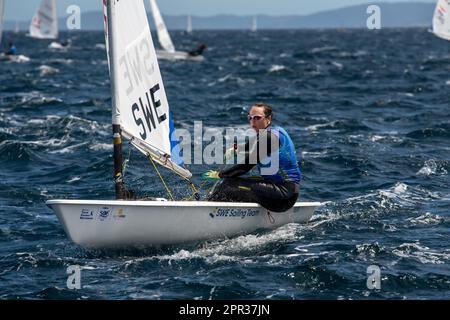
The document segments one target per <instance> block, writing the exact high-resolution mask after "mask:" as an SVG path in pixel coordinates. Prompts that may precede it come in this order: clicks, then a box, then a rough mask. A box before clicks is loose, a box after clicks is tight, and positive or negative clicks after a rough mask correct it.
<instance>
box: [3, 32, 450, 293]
mask: <svg viewBox="0 0 450 320" xmlns="http://www.w3.org/2000/svg"><path fill="white" fill-rule="evenodd" d="M171 34H173V39H174V42H175V43H176V46H177V47H180V48H182V47H183V46H184V47H185V48H189V47H194V46H195V45H196V44H197V42H198V39H202V41H203V42H205V43H207V44H208V49H207V51H206V53H205V58H206V60H205V62H204V63H201V64H196V63H191V62H187V61H183V62H176V63H170V62H163V63H161V64H160V69H161V73H162V76H163V80H164V86H165V89H166V93H167V98H168V101H169V104H170V108H171V113H172V116H173V119H174V122H175V126H176V127H178V128H183V129H187V130H189V131H192V128H193V122H194V121H198V120H201V121H203V126H204V128H213V129H214V128H216V130H222V128H227V127H232V126H233V127H238V128H246V127H247V126H248V123H247V119H246V114H247V111H248V108H249V106H251V104H253V103H255V102H267V103H269V104H271V105H272V106H273V108H274V123H276V124H279V125H281V126H282V127H284V128H285V129H286V130H287V131H288V133H289V134H290V136H291V138H292V140H293V142H294V144H295V146H296V147H297V150H298V153H297V156H298V160H299V161H300V164H301V169H302V183H301V188H300V190H301V191H300V200H301V201H309V200H313V201H320V202H322V203H323V205H322V206H321V207H320V208H319V209H318V210H317V211H316V213H315V215H314V216H313V218H312V219H311V221H310V222H309V223H308V224H306V225H296V224H289V225H286V226H283V227H281V228H278V229H276V230H273V231H269V232H267V231H266V232H262V231H261V232H256V233H254V234H250V235H244V236H240V237H235V238H231V239H225V240H217V241H208V242H204V243H199V244H189V245H188V244H186V245H178V246H163V247H157V248H131V249H128V250H86V249H81V248H79V247H77V246H76V245H74V244H73V243H72V242H71V241H70V240H69V239H68V237H67V236H66V234H65V232H64V230H63V228H62V226H61V224H60V223H59V221H58V219H57V218H56V216H55V215H54V213H53V212H52V211H51V209H49V208H48V207H47V206H46V205H45V201H46V200H48V199H55V198H70V199H81V198H85V199H112V198H113V197H114V184H113V179H112V172H113V159H112V129H111V107H110V106H111V103H112V101H111V91H110V82H109V71H108V66H107V57H106V53H105V46H104V34H103V32H82V33H78V32H71V33H70V37H71V38H72V47H71V48H69V49H67V50H64V51H61V50H59V51H56V50H48V48H47V47H48V42H45V41H42V42H41V41H29V38H26V37H25V36H23V35H18V36H14V37H15V44H16V46H17V47H18V48H19V50H20V51H21V53H23V54H24V55H26V56H29V57H31V60H30V61H29V62H28V63H24V64H18V63H0V86H1V88H2V90H1V93H0V165H1V167H2V170H1V171H0V177H1V179H0V207H1V208H2V215H1V216H0V242H1V243H2V244H3V251H2V258H1V259H0V270H1V271H0V277H1V279H2V283H1V285H0V298H1V299H133V298H140V299H141V298H142V299H367V298H369V299H372V298H373V299H383V298H384V299H415V298H419V299H442V297H443V296H442V295H443V292H448V291H449V290H450V287H449V282H448V277H449V276H450V274H449V272H448V268H446V266H447V265H448V264H449V257H450V252H449V249H448V239H449V238H450V234H449V231H448V230H450V229H449V227H450V221H449V211H448V208H449V201H450V184H449V179H448V172H449V170H450V163H449V156H448V155H449V151H450V149H449V143H448V141H449V138H450V127H449V122H448V119H449V116H450V115H449V108H448V104H449V98H448V92H447V91H448V81H447V82H446V80H447V79H448V77H447V76H446V75H445V70H443V69H442V65H443V64H445V63H446V62H447V61H448V57H449V54H448V52H447V51H448V50H447V49H448V46H445V45H444V42H443V41H441V40H439V39H435V38H434V36H433V35H431V34H429V33H428V32H426V30H423V29H414V30H407V29H406V30H405V29H399V30H388V29H383V30H382V32H379V33H376V34H372V33H367V32H361V31H360V30H346V31H345V32H344V31H338V30H298V31H267V32H266V31H260V32H258V33H257V34H251V35H250V36H249V33H248V32H238V31H236V32H229V31H198V32H196V33H195V37H196V38H195V39H194V38H190V36H186V35H185V34H182V33H180V32H176V31H175V32H171ZM405 34H409V35H414V43H420V44H421V45H420V46H411V43H412V42H411V38H410V37H405ZM8 36H12V34H8V32H6V37H8ZM292 39H296V41H292ZM386 43H388V44H389V45H386ZM177 44H179V45H177ZM237 44H238V45H237ZM375 53H376V54H375ZM439 79H441V80H439ZM217 128H220V129H217ZM200 142H201V141H200V140H199V139H198V140H195V141H194V140H193V146H194V145H195V146H198V145H200ZM203 145H204V144H203ZM124 156H125V158H126V159H127V160H128V162H127V167H126V168H127V171H126V176H125V180H126V184H127V186H129V187H131V188H133V189H136V190H137V191H139V192H140V193H142V194H146V195H149V196H152V195H165V192H166V191H165V189H164V187H163V186H162V184H161V183H160V182H159V178H158V176H157V175H156V174H155V173H154V172H153V171H152V169H151V167H150V166H149V163H148V161H147V159H146V158H145V157H143V156H142V155H141V154H140V153H139V152H137V151H134V150H132V149H130V148H129V145H128V144H127V143H126V144H124ZM189 169H190V170H191V171H192V172H193V180H194V182H195V183H197V185H200V184H201V183H202V180H201V179H200V175H201V174H202V173H203V172H205V171H206V170H209V169H216V168H215V167H214V166H208V165H192V166H190V167H189ZM162 174H163V175H164V177H165V179H166V181H168V183H169V185H170V186H171V187H172V189H173V190H172V191H173V193H174V195H175V197H178V198H182V197H185V196H186V195H187V193H189V192H190V191H189V190H188V186H187V185H186V186H185V185H183V184H181V183H178V182H179V180H177V179H176V177H174V176H172V175H171V174H170V173H169V172H166V171H162ZM203 191H205V190H202V192H203ZM202 194H203V193H202ZM69 265H80V266H81V267H82V273H83V275H82V279H83V280H82V281H83V282H82V285H83V288H82V290H79V291H71V290H68V289H67V287H66V280H67V278H66V268H67V267H68V266H69ZM370 265H377V266H379V267H380V269H381V273H382V281H381V282H382V290H379V291H377V292H375V291H371V290H369V289H367V286H366V280H367V267H368V266H370ZM262 279H263V280H262Z"/></svg>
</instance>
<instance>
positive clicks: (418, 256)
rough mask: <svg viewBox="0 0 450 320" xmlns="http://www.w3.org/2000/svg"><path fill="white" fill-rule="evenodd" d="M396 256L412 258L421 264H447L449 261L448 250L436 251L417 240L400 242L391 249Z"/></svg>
mask: <svg viewBox="0 0 450 320" xmlns="http://www.w3.org/2000/svg"><path fill="white" fill-rule="evenodd" d="M392 253H393V254H394V255H396V256H398V257H401V258H406V259H413V260H416V261H418V262H420V263H422V264H447V263H448V262H449V261H450V250H449V249H446V250H445V251H443V252H442V251H440V252H438V251H436V250H433V249H430V248H429V247H426V246H424V245H421V244H420V242H419V241H417V242H414V243H402V244H401V245H400V246H398V247H397V248H395V249H394V250H392Z"/></svg>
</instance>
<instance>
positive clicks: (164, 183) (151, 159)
mask: <svg viewBox="0 0 450 320" xmlns="http://www.w3.org/2000/svg"><path fill="white" fill-rule="evenodd" d="M148 159H149V160H150V162H151V164H152V165H153V167H154V168H155V171H156V173H157V174H158V176H159V178H160V179H161V181H162V183H163V185H164V187H165V188H166V190H167V193H168V194H169V196H170V199H171V200H172V201H175V199H174V198H173V196H172V192H170V189H169V187H168V186H167V184H166V182H165V181H164V178H163V177H162V175H161V173H160V172H159V170H158V168H157V167H156V165H155V162H154V161H153V158H152V156H151V155H148Z"/></svg>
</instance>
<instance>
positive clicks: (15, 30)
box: [14, 21, 20, 33]
mask: <svg viewBox="0 0 450 320" xmlns="http://www.w3.org/2000/svg"><path fill="white" fill-rule="evenodd" d="M19 32H20V27H19V21H16V26H15V27H14V33H19Z"/></svg>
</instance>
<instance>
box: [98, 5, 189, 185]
mask: <svg viewBox="0 0 450 320" xmlns="http://www.w3.org/2000/svg"><path fill="white" fill-rule="evenodd" d="M103 3H104V4H107V5H108V7H107V9H108V10H107V12H106V15H105V16H106V19H105V21H106V23H105V36H106V39H107V41H106V42H107V52H108V61H109V68H110V76H111V87H112V96H113V124H119V125H120V126H121V129H122V133H123V135H124V136H125V138H128V139H130V140H131V141H132V143H133V145H134V146H135V147H136V148H137V149H138V150H140V151H141V152H143V153H144V154H146V155H151V156H152V158H153V159H154V160H155V161H156V162H158V163H159V164H161V165H163V166H165V167H167V168H169V169H171V170H173V171H175V172H176V173H178V174H179V175H181V176H183V177H184V178H190V177H191V173H190V172H189V171H187V170H185V169H183V168H181V167H178V166H177V165H176V164H174V163H172V161H170V157H171V141H170V133H171V132H170V114H169V104H168V102H167V97H166V92H165V89H164V84H163V81H162V78H161V73H160V70H159V65H158V61H157V58H156V52H155V48H154V45H153V40H152V37H151V32H150V28H149V25H148V21H147V15H146V11H145V7H144V3H143V0H133V1H119V0H103Z"/></svg>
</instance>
